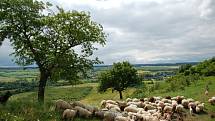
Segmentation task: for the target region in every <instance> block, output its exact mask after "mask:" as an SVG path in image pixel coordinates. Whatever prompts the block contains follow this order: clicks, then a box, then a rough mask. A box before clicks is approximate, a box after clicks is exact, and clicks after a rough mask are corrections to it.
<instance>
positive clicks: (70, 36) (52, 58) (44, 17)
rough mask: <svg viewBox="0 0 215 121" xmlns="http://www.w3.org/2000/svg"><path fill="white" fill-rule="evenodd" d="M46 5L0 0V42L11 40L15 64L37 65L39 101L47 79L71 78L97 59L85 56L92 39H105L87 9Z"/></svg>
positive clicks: (32, 0)
mask: <svg viewBox="0 0 215 121" xmlns="http://www.w3.org/2000/svg"><path fill="white" fill-rule="evenodd" d="M50 6H51V4H50V3H46V4H45V3H43V2H41V1H40V2H39V1H37V0H1V2H0V44H1V42H2V41H3V40H5V39H9V40H10V41H11V43H12V46H13V48H14V50H15V52H14V53H13V54H14V55H15V62H16V63H17V64H19V65H22V66H26V65H31V64H34V63H36V64H37V65H38V68H39V71H40V79H39V89H38V100H39V102H44V92H45V86H46V82H47V80H48V79H52V80H57V79H59V78H62V77H63V78H64V79H66V80H75V79H77V78H78V74H80V73H86V70H88V69H91V68H92V67H93V64H98V63H100V61H99V60H98V58H95V59H90V58H89V57H90V56H91V55H92V54H93V51H94V50H96V49H97V48H95V47H94V46H93V44H94V43H98V44H101V45H104V44H105V41H106V40H105V34H104V32H103V28H102V26H101V25H99V24H97V23H96V22H94V21H92V20H91V19H90V15H89V13H86V12H78V11H64V10H63V9H62V8H59V7H57V10H58V11H56V12H54V11H52V10H50ZM77 47H79V48H80V53H78V52H77V51H76V50H75V48H77Z"/></svg>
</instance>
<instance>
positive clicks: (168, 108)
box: [163, 106, 172, 113]
mask: <svg viewBox="0 0 215 121" xmlns="http://www.w3.org/2000/svg"><path fill="white" fill-rule="evenodd" d="M163 111H164V113H171V112H172V107H171V106H165V107H164V109H163Z"/></svg>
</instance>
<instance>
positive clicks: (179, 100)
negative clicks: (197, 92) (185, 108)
mask: <svg viewBox="0 0 215 121" xmlns="http://www.w3.org/2000/svg"><path fill="white" fill-rule="evenodd" d="M183 99H184V96H177V97H176V101H177V103H178V104H181V101H182V100H183Z"/></svg>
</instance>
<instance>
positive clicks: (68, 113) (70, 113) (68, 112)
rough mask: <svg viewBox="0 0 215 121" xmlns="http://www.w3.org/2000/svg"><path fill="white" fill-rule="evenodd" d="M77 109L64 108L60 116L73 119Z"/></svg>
mask: <svg viewBox="0 0 215 121" xmlns="http://www.w3.org/2000/svg"><path fill="white" fill-rule="evenodd" d="M76 113H77V111H76V110H72V109H66V110H64V112H63V115H62V118H63V119H67V120H73V119H74V117H75V116H76Z"/></svg>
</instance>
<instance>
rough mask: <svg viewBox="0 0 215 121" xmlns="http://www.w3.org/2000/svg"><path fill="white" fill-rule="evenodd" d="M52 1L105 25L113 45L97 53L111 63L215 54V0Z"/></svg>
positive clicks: (109, 43)
mask: <svg viewBox="0 0 215 121" xmlns="http://www.w3.org/2000/svg"><path fill="white" fill-rule="evenodd" d="M46 1H50V2H52V3H53V4H55V5H60V6H61V7H63V8H65V9H66V10H73V9H75V10H79V11H89V12H90V13H91V16H92V19H93V20H94V21H96V22H98V23H100V24H101V25H103V27H104V31H105V32H106V33H108V38H107V44H106V46H105V47H100V46H99V50H98V51H96V52H95V55H94V56H98V57H99V58H100V59H101V60H102V61H104V62H105V64H111V63H113V62H116V61H122V60H129V61H130V62H132V63H161V62H181V61H201V60H203V59H205V58H209V57H212V56H215V34H214V32H215V1H214V0H54V1H53V0H46ZM1 48H5V47H4V45H3V46H2V47H0V51H1V50H2V49H1ZM6 48H7V47H6ZM2 55H5V54H2V53H0V58H1V56H2Z"/></svg>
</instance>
